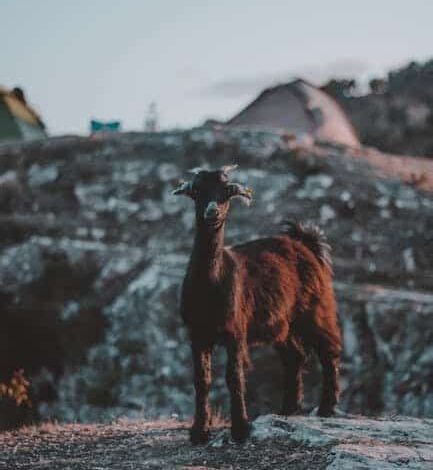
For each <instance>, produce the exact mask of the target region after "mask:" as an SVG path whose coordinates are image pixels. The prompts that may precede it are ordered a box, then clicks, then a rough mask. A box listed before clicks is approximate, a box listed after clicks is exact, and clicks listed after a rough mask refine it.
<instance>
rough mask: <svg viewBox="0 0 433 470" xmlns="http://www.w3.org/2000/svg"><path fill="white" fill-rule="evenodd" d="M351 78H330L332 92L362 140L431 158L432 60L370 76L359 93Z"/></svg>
mask: <svg viewBox="0 0 433 470" xmlns="http://www.w3.org/2000/svg"><path fill="white" fill-rule="evenodd" d="M354 85H355V82H354V81H353V80H331V82H329V83H328V84H327V85H325V86H324V87H323V88H324V89H325V90H326V91H328V92H329V93H331V94H332V95H333V96H334V97H335V98H337V100H338V101H339V102H340V104H341V105H342V106H343V108H344V110H345V111H346V112H347V114H348V115H349V117H350V119H351V120H352V122H353V124H354V126H355V128H356V130H357V132H358V134H359V137H360V139H361V141H362V142H363V143H364V144H365V145H371V146H373V147H377V148H379V149H381V150H382V151H385V152H391V153H398V154H402V155H419V156H428V157H433V60H430V61H427V62H425V63H417V62H412V63H410V64H408V65H407V66H405V67H402V68H400V69H397V70H393V71H391V72H389V73H388V74H387V76H386V77H379V78H376V79H372V80H371V82H370V91H369V92H368V93H366V94H362V95H359V96H358V93H357V92H356V90H354Z"/></svg>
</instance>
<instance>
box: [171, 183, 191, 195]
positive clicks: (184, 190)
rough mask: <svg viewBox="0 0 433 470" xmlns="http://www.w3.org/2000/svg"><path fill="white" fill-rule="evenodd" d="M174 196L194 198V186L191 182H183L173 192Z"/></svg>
mask: <svg viewBox="0 0 433 470" xmlns="http://www.w3.org/2000/svg"><path fill="white" fill-rule="evenodd" d="M171 194H172V195H173V196H188V197H192V184H191V182H190V181H183V182H181V183H180V184H179V186H178V187H177V188H176V189H173V191H172V192H171Z"/></svg>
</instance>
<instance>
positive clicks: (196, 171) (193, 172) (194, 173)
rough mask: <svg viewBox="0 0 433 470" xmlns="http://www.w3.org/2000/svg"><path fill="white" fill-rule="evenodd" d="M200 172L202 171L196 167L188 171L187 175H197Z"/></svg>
mask: <svg viewBox="0 0 433 470" xmlns="http://www.w3.org/2000/svg"><path fill="white" fill-rule="evenodd" d="M202 171H204V170H203V168H200V167H199V166H196V167H195V168H191V169H190V170H188V173H191V174H192V175H198V174H199V173H201V172H202Z"/></svg>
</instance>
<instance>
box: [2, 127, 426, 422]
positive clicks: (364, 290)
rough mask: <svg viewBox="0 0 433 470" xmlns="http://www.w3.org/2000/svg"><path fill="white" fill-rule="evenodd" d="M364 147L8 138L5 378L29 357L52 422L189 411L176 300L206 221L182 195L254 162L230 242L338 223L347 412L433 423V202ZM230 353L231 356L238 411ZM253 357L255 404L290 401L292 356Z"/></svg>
mask: <svg viewBox="0 0 433 470" xmlns="http://www.w3.org/2000/svg"><path fill="white" fill-rule="evenodd" d="M362 156H363V155H362V152H361V153H358V154H356V155H354V154H352V153H351V152H350V151H349V150H348V149H344V148H341V147H335V146H330V145H325V144H316V145H312V146H311V145H310V146H308V147H302V146H298V147H294V146H293V144H291V146H290V148H289V147H287V144H285V143H284V139H281V136H279V135H278V134H270V133H266V132H257V133H254V132H235V131H231V133H229V134H226V135H218V134H215V133H212V132H211V131H209V130H200V129H195V130H192V131H188V132H177V133H161V134H124V135H118V136H113V137H110V138H107V139H84V138H72V137H71V138H63V139H50V140H47V141H44V142H34V143H28V144H19V145H1V146H0V221H1V224H0V236H1V251H0V280H1V286H0V302H1V307H2V314H3V317H2V318H3V327H2V329H0V379H2V378H3V377H6V376H9V375H10V373H11V371H12V370H14V369H16V368H20V367H23V368H24V369H25V371H26V373H27V375H28V376H29V377H30V380H31V383H32V386H33V388H32V394H33V400H34V403H35V404H36V406H35V407H34V410H37V412H38V414H39V416H40V417H42V418H47V419H59V420H67V421H75V420H84V421H89V420H110V419H112V418H113V417H116V416H119V415H122V416H123V415H127V416H131V417H142V416H170V415H171V414H172V413H177V414H179V415H180V416H189V415H190V414H191V413H192V407H193V403H192V399H191V395H192V385H191V383H192V382H191V364H190V353H189V347H188V342H187V338H186V336H185V331H184V329H183V327H182V324H181V322H180V319H179V316H178V311H177V305H178V297H179V286H180V283H181V280H182V277H183V274H184V271H185V267H186V263H187V260H188V256H189V253H190V250H191V246H192V236H193V220H194V216H193V208H192V204H191V201H189V200H187V199H186V198H176V197H172V196H170V190H171V189H172V188H173V187H174V186H175V185H176V184H177V183H178V179H179V178H186V177H187V174H186V170H187V169H188V168H192V167H195V166H198V165H202V164H205V163H206V164H211V165H212V166H216V165H220V164H223V163H232V162H238V163H239V164H240V169H239V171H238V172H236V173H235V174H234V175H233V178H234V179H236V180H238V181H240V182H244V183H248V185H249V186H251V187H252V188H253V189H254V202H253V204H252V206H251V207H250V208H246V207H242V206H241V205H240V204H239V205H238V204H233V207H232V209H231V213H230V217H229V221H228V227H227V244H235V243H239V242H243V241H245V240H249V239H252V238H255V237H258V236H263V235H270V234H275V233H278V231H279V230H280V227H281V222H282V221H283V220H285V219H286V218H289V217H290V218H293V219H309V220H312V221H315V222H317V223H319V224H320V225H321V226H322V227H323V228H324V229H325V231H326V233H327V234H328V237H329V240H330V242H331V245H332V246H333V257H334V264H335V266H334V269H335V280H336V292H337V296H338V301H339V313H340V320H341V324H342V328H343V331H344V341H345V353H344V357H343V364H342V385H343V394H342V397H341V407H342V409H344V410H346V411H349V412H361V413H365V414H377V413H382V412H396V413H400V414H408V415H414V416H432V414H433V384H432V380H431V370H432V364H433V346H432V345H433V341H432V339H433V338H432V331H433V328H432V327H433V295H432V294H431V292H432V289H433V272H432V266H433V217H432V215H433V197H432V195H431V193H428V192H423V191H421V190H419V189H418V188H417V186H416V185H411V186H410V185H407V184H404V183H402V182H400V181H398V180H395V179H393V178H390V177H386V176H385V175H383V174H378V173H377V172H376V171H375V170H374V168H373V167H371V166H370V165H369V164H368V163H367V162H365V161H364V160H363V158H362ZM32 168H33V170H32ZM54 168H55V170H54ZM224 359H225V358H224V354H223V353H222V351H218V352H217V354H216V358H215V374H214V376H215V380H214V389H213V400H214V403H215V407H216V409H218V410H220V411H221V412H222V413H224V412H225V410H226V409H227V408H226V407H227V394H226V390H225V383H224V373H223V366H224ZM253 363H254V368H253V370H252V371H251V373H250V376H249V385H250V386H249V401H250V410H251V413H252V415H253V416H254V415H257V414H258V413H264V412H272V411H276V410H278V409H279V403H280V398H281V397H280V395H281V394H280V383H281V370H280V367H279V363H278V361H277V360H276V355H274V353H273V351H272V350H269V349H267V348H264V349H260V350H255V351H253ZM309 369H310V371H311V373H310V374H308V375H307V376H306V391H307V395H306V406H307V407H308V406H314V405H315V404H316V403H317V399H318V394H319V391H320V375H319V373H318V371H319V369H318V365H317V363H316V361H315V360H314V359H312V360H311V361H310V364H309Z"/></svg>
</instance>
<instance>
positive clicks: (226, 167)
mask: <svg viewBox="0 0 433 470" xmlns="http://www.w3.org/2000/svg"><path fill="white" fill-rule="evenodd" d="M237 167H238V165H236V164H234V165H224V166H222V167H221V171H222V172H223V173H225V174H228V173H230V172H231V171H234V170H236V168H237Z"/></svg>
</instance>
